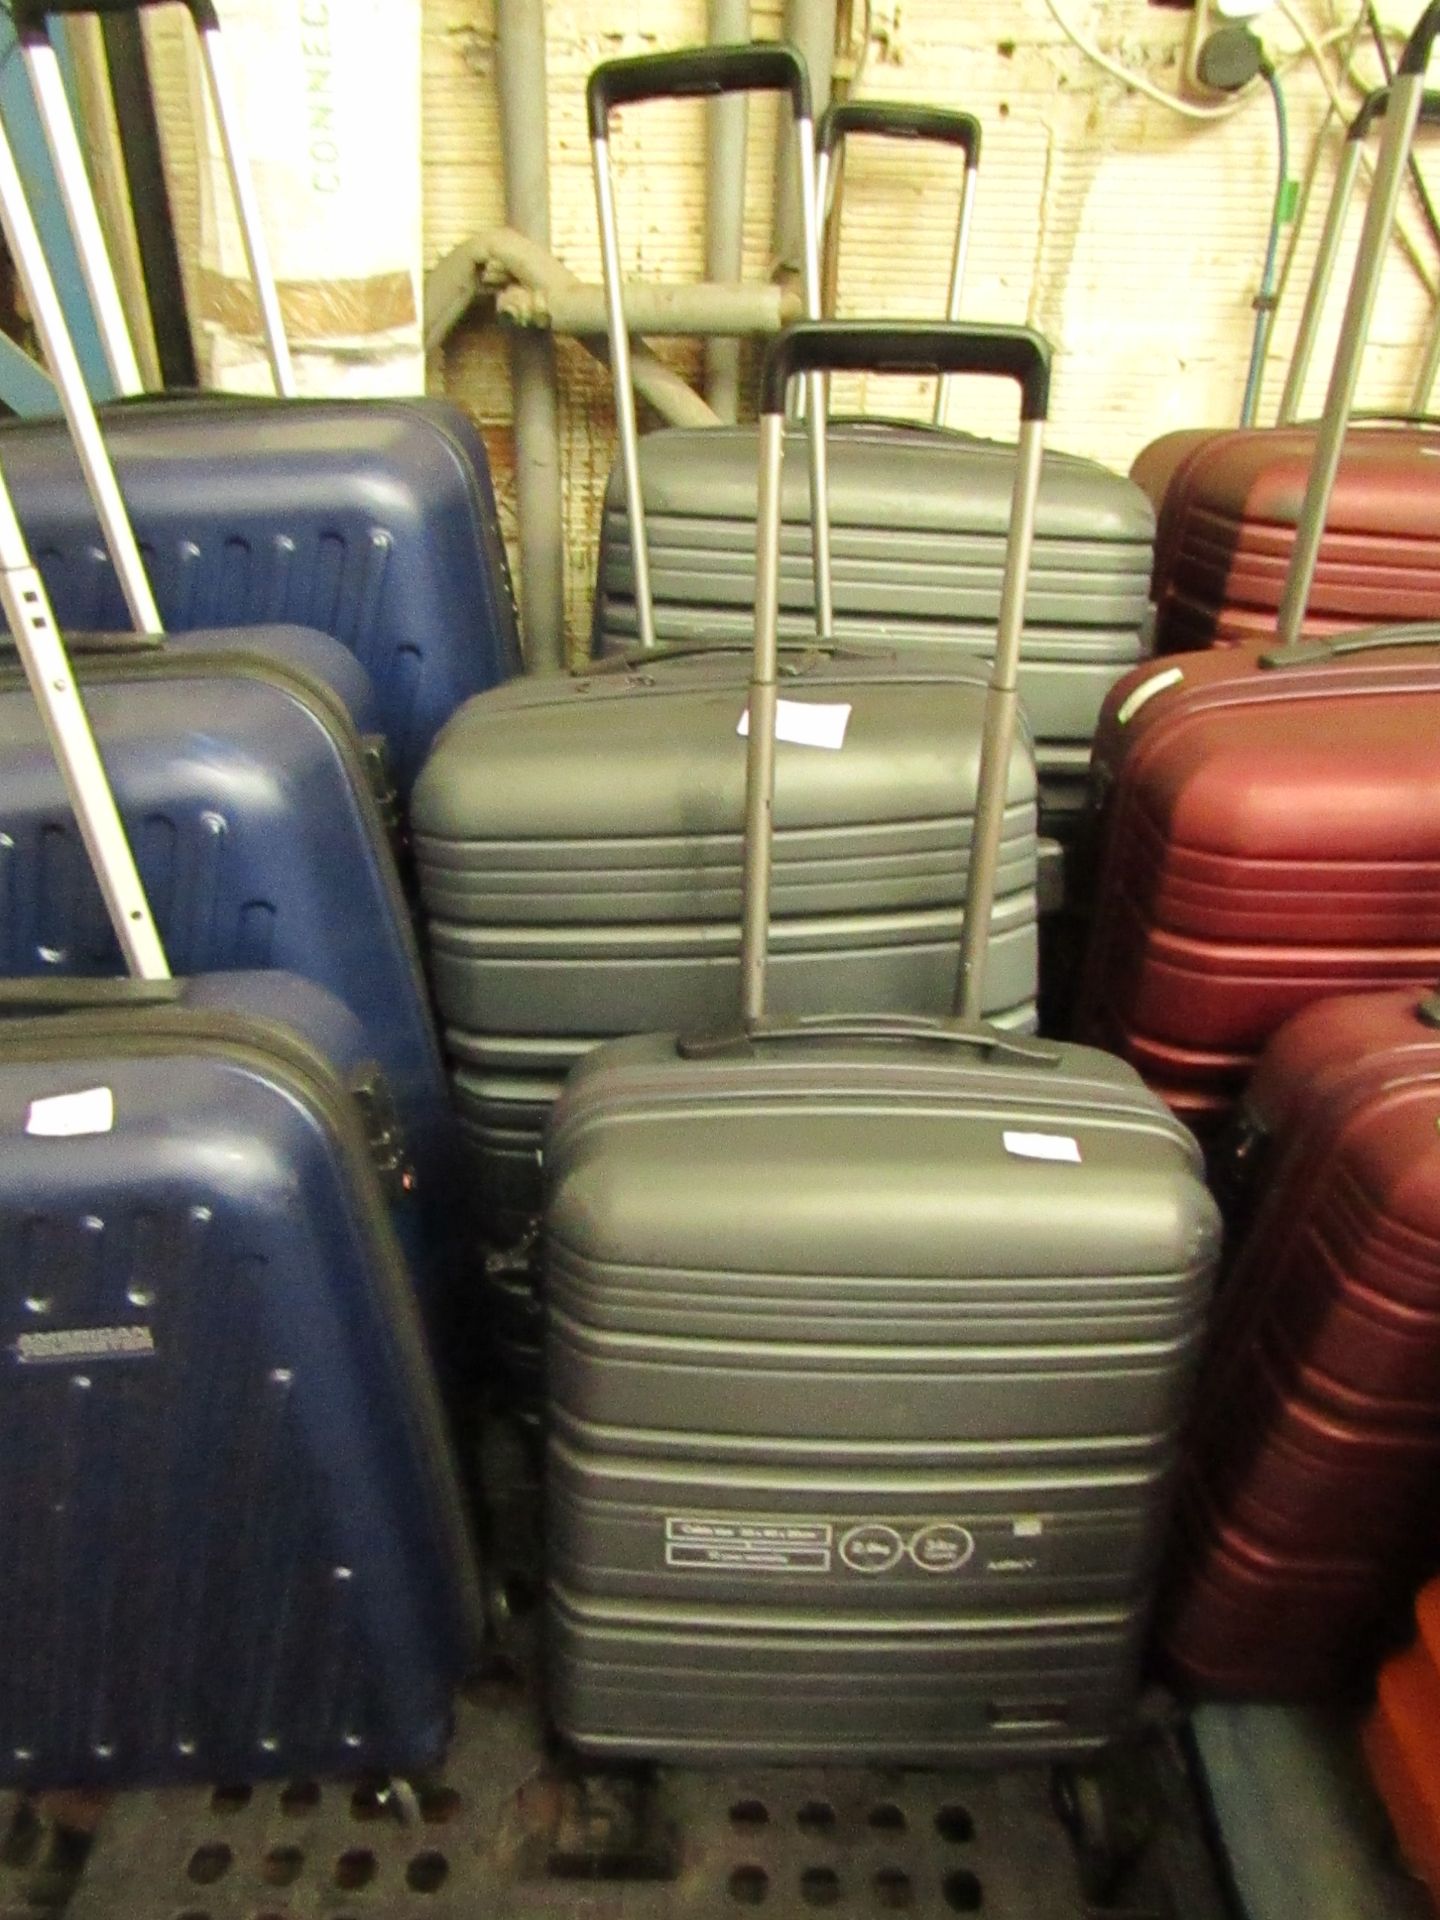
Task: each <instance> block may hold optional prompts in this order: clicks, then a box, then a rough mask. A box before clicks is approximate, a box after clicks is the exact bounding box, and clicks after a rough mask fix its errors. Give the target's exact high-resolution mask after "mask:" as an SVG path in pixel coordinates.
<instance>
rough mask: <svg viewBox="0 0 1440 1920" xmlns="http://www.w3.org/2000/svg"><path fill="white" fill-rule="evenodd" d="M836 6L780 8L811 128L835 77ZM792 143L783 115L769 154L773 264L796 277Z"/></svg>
mask: <svg viewBox="0 0 1440 1920" xmlns="http://www.w3.org/2000/svg"><path fill="white" fill-rule="evenodd" d="M836 6H837V0H786V6H785V38H786V39H787V40H788V41H789V42H790V43H791V45H792V46H794V47H798V49H799V50H800V54H801V56H802V58H803V59H804V61H805V64H806V66H807V67H808V68H809V69H810V93H811V98H812V99H813V101H814V104H815V121H816V124H817V125H818V124H819V121H820V116H821V114H822V113H824V111H825V109H826V107H827V106H828V105H829V104H830V88H831V83H832V81H833V79H834V75H835V15H836ZM794 138H795V134H794V130H793V126H792V124H791V121H790V117H789V115H788V114H786V115H782V116H781V120H780V135H779V143H778V145H777V148H776V153H775V180H776V192H775V263H776V267H777V270H778V271H779V272H781V273H783V274H786V275H791V274H793V275H797V276H798V275H799V274H801V273H802V272H803V271H804V266H805V247H804V237H803V235H802V234H801V231H800V205H799V201H798V199H797V194H798V192H799V188H798V185H797V179H796V161H795V152H794V147H793V145H792V142H793V140H794Z"/></svg>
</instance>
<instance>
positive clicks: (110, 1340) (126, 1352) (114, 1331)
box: [11, 1327, 155, 1367]
mask: <svg viewBox="0 0 1440 1920" xmlns="http://www.w3.org/2000/svg"><path fill="white" fill-rule="evenodd" d="M154 1351H155V1336H154V1334H153V1333H152V1332H151V1331H150V1329H149V1327H56V1328H54V1329H52V1330H49V1331H46V1332H44V1333H22V1334H21V1335H20V1338H19V1339H18V1340H17V1341H16V1342H15V1344H14V1346H13V1347H12V1348H11V1352H12V1353H13V1354H14V1355H15V1358H16V1359H17V1360H18V1361H19V1363H20V1365H21V1366H22V1367H33V1366H44V1365H46V1364H55V1363H60V1362H64V1361H67V1360H136V1359H139V1358H141V1357H142V1356H144V1355H148V1354H153V1353H154Z"/></svg>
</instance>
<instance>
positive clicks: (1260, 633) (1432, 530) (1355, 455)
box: [1131, 423, 1440, 653]
mask: <svg viewBox="0 0 1440 1920" xmlns="http://www.w3.org/2000/svg"><path fill="white" fill-rule="evenodd" d="M1314 448H1315V431H1314V429H1313V428H1306V427H1285V428H1264V429H1262V428H1250V429H1240V430H1237V431H1234V432H1227V433H1180V434H1168V435H1166V436H1165V437H1164V439H1162V440H1160V441H1158V442H1156V443H1155V444H1154V446H1152V447H1149V448H1146V449H1145V451H1144V452H1143V453H1142V454H1141V455H1140V456H1139V458H1138V459H1137V460H1136V462H1135V465H1134V466H1133V467H1132V469H1131V478H1132V479H1133V480H1135V481H1136V482H1137V483H1138V484H1139V485H1140V486H1141V487H1142V488H1143V489H1144V491H1145V492H1146V493H1147V494H1148V495H1149V497H1150V499H1151V500H1152V502H1153V503H1154V505H1155V508H1156V511H1157V516H1158V519H1157V529H1156V544H1155V578H1154V596H1155V608H1156V613H1155V647H1156V651H1157V652H1158V653H1174V652H1183V651H1188V650H1190V649H1192V648H1196V647H1205V646H1213V645H1217V644H1222V645H1231V644H1234V643H1236V642H1237V641H1242V640H1246V639H1257V640H1258V639H1264V638H1265V637H1266V636H1267V633H1269V632H1273V630H1274V624H1275V615H1276V613H1277V612H1278V610H1279V606H1280V601H1281V597H1282V595H1283V593H1284V587H1285V574H1286V570H1287V568H1288V566H1289V562H1290V553H1291V548H1292V547H1293V545H1294V540H1295V525H1296V521H1297V520H1298V518H1299V514H1300V505H1301V502H1302V500H1303V499H1304V495H1305V483H1306V480H1307V478H1308V474H1309V467H1310V461H1311V457H1312V455H1313V453H1314ZM1437 452H1440V431H1437V430H1436V428H1435V427H1434V426H1425V425H1421V424H1408V423H1407V424H1401V423H1394V424H1390V425H1385V426H1379V425H1373V424H1365V423H1357V425H1356V427H1355V429H1354V430H1352V431H1351V433H1350V434H1349V435H1348V437H1347V439H1346V442H1345V452H1344V457H1343V459H1342V460H1341V463H1340V469H1339V473H1338V476H1337V478H1336V483H1335V491H1334V495H1333V497H1332V499H1331V502H1330V506H1329V510H1328V512H1327V514H1326V519H1325V535H1324V539H1323V540H1322V542H1321V546H1320V554H1319V558H1318V561H1317V564H1316V569H1315V580H1314V584H1313V586H1312V588H1311V591H1310V596H1309V602H1308V607H1307V611H1306V615H1305V631H1306V632H1307V633H1314V634H1321V633H1327V632H1338V631H1341V630H1342V629H1346V628H1353V627H1363V626H1367V625H1375V624H1379V623H1381V622H1386V621H1398V620H1426V619H1429V618H1431V617H1432V616H1433V615H1434V612H1435V609H1436V606H1437V604H1440V602H1437V588H1440V474H1437V473H1436V471H1435V456H1436V454H1437Z"/></svg>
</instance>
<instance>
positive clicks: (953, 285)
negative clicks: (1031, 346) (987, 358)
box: [933, 160, 980, 427]
mask: <svg viewBox="0 0 1440 1920" xmlns="http://www.w3.org/2000/svg"><path fill="white" fill-rule="evenodd" d="M979 171H980V170H979V168H978V167H976V166H975V165H974V164H973V163H972V162H970V161H968V160H967V161H966V163H965V182H964V185H963V186H962V187H961V189H960V219H959V222H958V224H957V225H956V228H955V257H954V259H953V260H952V261H951V263H950V292H949V295H948V297H947V298H946V301H945V318H946V319H947V320H958V319H959V318H960V304H961V296H962V294H963V293H964V290H965V265H966V262H967V260H968V259H969V255H970V217H971V215H972V213H973V212H974V210H975V183H976V180H977V179H978V177H979ZM949 401H950V376H949V375H948V374H944V373H942V374H941V375H940V378H939V379H938V380H937V381H936V382H935V413H934V419H933V424H934V425H935V426H937V427H943V426H944V424H945V419H946V415H947V413H948V412H949Z"/></svg>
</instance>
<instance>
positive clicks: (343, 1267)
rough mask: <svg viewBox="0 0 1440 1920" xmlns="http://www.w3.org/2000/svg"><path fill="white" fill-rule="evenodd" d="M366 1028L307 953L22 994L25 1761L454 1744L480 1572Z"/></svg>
mask: <svg viewBox="0 0 1440 1920" xmlns="http://www.w3.org/2000/svg"><path fill="white" fill-rule="evenodd" d="M115 984H116V988H117V990H118V989H122V988H123V984H124V983H120V982H117V983H115ZM368 1057H369V1052H368V1047H367V1044H366V1041H365V1038H364V1036H363V1034H362V1033H361V1031H360V1029H359V1027H358V1025H357V1024H356V1022H355V1021H354V1020H353V1018H352V1017H351V1016H350V1015H349V1014H347V1013H346V1011H345V1010H344V1008H343V1007H341V1006H340V1005H339V1003H338V1002H336V1001H334V1000H333V999H331V998H330V996H328V995H326V994H324V993H323V992H321V991H320V990H319V989H317V988H315V987H313V986H312V985H311V984H310V983H309V982H307V981H303V980H296V979H292V978H290V977H288V976H285V975H281V974H250V975H243V976H238V977H234V978H226V977H220V976H216V977H213V978H211V979H209V980H205V981H201V982H192V983H189V984H188V985H187V986H186V987H185V988H184V990H183V996H182V998H181V999H180V1001H179V1003H178V1005H176V1006H173V1007H171V1006H160V1007H152V1008H150V1009H149V1010H148V1011H141V1010H139V1009H137V1008H136V1007H135V1006H133V1005H126V1004H124V1003H123V1002H120V1003H117V1006H116V1008H115V1010H113V1011H93V1012H87V1013H81V1014H73V1015H69V1016H65V1017H62V1018H54V1019H20V1020H9V1021H5V1022H0V1125H3V1128H4V1133H5V1138H6V1147H5V1152H4V1154H3V1155H0V1242H3V1244H4V1246H5V1248H6V1261H5V1270H4V1280H3V1285H0V1314H3V1317H4V1322H5V1325H4V1332H3V1335H0V1345H3V1348H4V1350H5V1356H6V1367H5V1369H4V1373H3V1380H0V1537H3V1539H4V1541H5V1555H6V1568H7V1571H6V1577H5V1579H4V1580H3V1581H0V1631H3V1635H4V1641H5V1648H6V1654H5V1659H4V1662H3V1663H0V1777H3V1778H4V1779H6V1780H7V1781H11V1782H15V1783H18V1784H22V1785H25V1786H28V1787H36V1786H58V1785H94V1786H103V1787H121V1786H129V1785H134V1784H137V1783H140V1782H144V1781H170V1780H176V1781H178V1780H192V1781H206V1780H221V1781H237V1782H238V1781H244V1780H248V1779H252V1778H259V1777H263V1776H266V1775H272V1774H282V1773H286V1772H290V1771H292V1770H293V1771H296V1772H299V1773H302V1774H303V1773H307V1772H313V1771H316V1770H321V1771H334V1772H339V1773H355V1772H357V1771H365V1770H372V1771H376V1772H381V1773H389V1772H391V1771H400V1772H408V1771H410V1770H412V1769H414V1768H416V1767H420V1766H423V1765H425V1764H427V1763H429V1762H430V1761H432V1760H433V1759H434V1758H435V1757H436V1756H437V1754H438V1752H439V1750H440V1748H441V1746H442V1745H443V1742H444V1740H445V1738H446V1735H447V1730H448V1725H449V1716H450V1710H451V1702H452V1698H453V1690H454V1688H455V1686H456V1684H457V1682H458V1681H459V1679H460V1678H461V1677H462V1674H463V1672H464V1670H465V1667H466V1664H467V1662H468V1660H469V1658H470V1657H471V1654H472V1651H473V1647H474V1644H475V1634H476V1620H477V1617H478V1616H477V1606H476V1588H475V1576H474V1571H473V1567H472V1565H471V1561H470V1557H469V1546H468V1542H467V1540H466V1534H465V1527H464V1522H463V1517H462V1512H461V1507H460V1497H459V1487H458V1482H457V1478H456V1473H455V1468H454V1465H453V1462H452V1459H451V1456H450V1452H449V1449H448V1444H447V1442H446V1440H445V1437H444V1431H443V1425H442V1421H441V1414H440V1408H439V1403H438V1399H437V1395H436V1390H435V1385H434V1381H433V1378H432V1375H431V1372H430V1369H429V1367H428V1364H427V1362H426V1360H425V1357H424V1351H423V1345H422V1339H421V1332H420V1327H419V1322H418V1318H417V1314H416V1307H415V1301H414V1297H413V1293H412V1290H411V1286H410V1282H409V1277H408V1274H407V1272H406V1270H405V1268H404V1265H403V1263H402V1261H401V1259H400V1254H399V1246H398V1243H397V1241H396V1238H395V1234H394V1227H393V1224H392V1220H391V1219H390V1218H389V1217H387V1199H386V1193H385V1190H384V1189H383V1188H382V1186H381V1184H380V1179H379V1176H378V1175H377V1173H376V1171H375V1169H374V1167H373V1166H372V1165H371V1163H370V1159H369V1143H368V1141H367V1138H366V1133H365V1129H364V1127H363V1126H362V1124H361V1117H360V1109H359V1107H358V1106H357V1103H356V1101H355V1099H354V1098H353V1096H352V1094H351V1092H350V1087H351V1085H352V1083H353V1082H354V1081H355V1079H356V1077H357V1076H363V1075H364V1074H365V1072H366V1070H367V1061H368ZM94 1089H107V1090H108V1091H109V1093H110V1095H111V1096H112V1099H113V1121H112V1124H111V1125H110V1126H109V1127H108V1128H106V1127H103V1126H101V1125H100V1124H99V1123H98V1122H92V1123H91V1126H92V1130H89V1131H80V1132H72V1133H71V1134H69V1135H68V1136H66V1135H65V1134H64V1133H62V1132H57V1133H56V1134H55V1135H54V1136H53V1137H47V1136H45V1135H43V1134H42V1133H41V1132H39V1131H38V1130H37V1128H38V1127H39V1126H40V1125H41V1124H43V1123H42V1122H41V1120H40V1119H39V1115H38V1114H37V1110H36V1108H35V1107H34V1106H33V1105H32V1103H34V1102H37V1101H42V1102H43V1101H46V1100H51V1099H54V1098H56V1097H58V1096H64V1095H67V1094H75V1093H79V1092H81V1091H83V1090H94ZM39 1111H40V1113H43V1112H44V1111H45V1109H43V1108H42V1109H40V1110H39ZM75 1124H76V1123H75V1122H73V1121H72V1122H71V1125H72V1126H73V1125H75ZM391 1203H392V1204H395V1205H398V1206H399V1207H401V1208H402V1209H403V1207H404V1206H406V1205H407V1204H408V1202H406V1200H405V1199H404V1196H402V1195H393V1196H392V1200H391Z"/></svg>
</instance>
